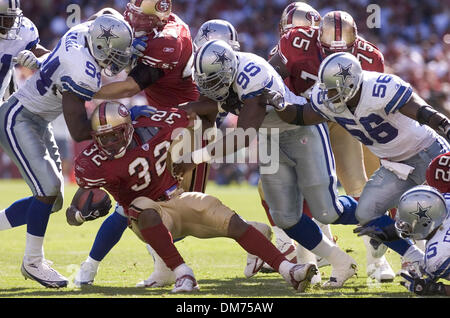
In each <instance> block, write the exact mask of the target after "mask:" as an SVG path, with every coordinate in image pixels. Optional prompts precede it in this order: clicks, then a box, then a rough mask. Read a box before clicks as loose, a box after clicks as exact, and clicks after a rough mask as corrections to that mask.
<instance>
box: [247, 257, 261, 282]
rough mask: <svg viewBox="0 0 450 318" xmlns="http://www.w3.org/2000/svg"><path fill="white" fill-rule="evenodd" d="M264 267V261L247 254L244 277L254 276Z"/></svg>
mask: <svg viewBox="0 0 450 318" xmlns="http://www.w3.org/2000/svg"><path fill="white" fill-rule="evenodd" d="M263 265H264V261H263V260H262V259H260V258H259V257H258V256H256V255H253V254H247V266H245V268H244V275H245V277H247V278H250V277H252V276H255V275H256V273H258V272H259V271H260V270H261V268H262V267H263Z"/></svg>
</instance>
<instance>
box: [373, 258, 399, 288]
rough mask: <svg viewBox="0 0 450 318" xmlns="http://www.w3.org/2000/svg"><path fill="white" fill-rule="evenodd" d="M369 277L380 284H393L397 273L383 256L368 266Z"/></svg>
mask: <svg viewBox="0 0 450 318" xmlns="http://www.w3.org/2000/svg"><path fill="white" fill-rule="evenodd" d="M367 276H368V277H370V278H372V279H375V280H376V281H378V282H380V283H385V282H392V281H393V280H394V278H395V273H394V271H393V270H392V268H391V265H389V263H388V261H387V260H386V257H384V256H383V257H381V258H380V259H378V260H377V261H376V262H374V263H372V264H368V265H367Z"/></svg>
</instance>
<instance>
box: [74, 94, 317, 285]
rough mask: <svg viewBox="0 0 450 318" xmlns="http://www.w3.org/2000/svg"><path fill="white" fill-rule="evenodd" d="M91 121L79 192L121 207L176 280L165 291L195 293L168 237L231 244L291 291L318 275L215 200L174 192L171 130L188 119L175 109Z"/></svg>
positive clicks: (120, 109)
mask: <svg viewBox="0 0 450 318" xmlns="http://www.w3.org/2000/svg"><path fill="white" fill-rule="evenodd" d="M91 121H92V130H93V137H94V142H93V143H91V144H90V145H88V146H87V147H86V148H85V150H84V151H83V152H82V153H81V154H80V155H79V156H78V157H77V158H76V160H75V166H76V168H75V171H76V179H77V183H78V185H79V186H80V187H81V188H85V189H89V188H98V187H103V188H105V189H106V190H107V191H108V192H109V193H110V194H111V195H112V196H113V197H114V199H115V200H116V201H117V202H118V203H119V204H120V205H121V206H122V207H123V208H124V210H125V213H126V215H127V216H128V220H129V223H130V227H131V228H132V230H133V231H134V232H135V233H136V235H137V236H138V237H139V238H140V239H142V240H143V241H144V242H146V243H147V244H149V245H150V246H152V247H153V249H154V250H155V251H156V253H157V254H158V255H159V256H160V257H161V258H162V259H163V260H164V262H165V263H166V265H167V267H169V268H170V269H171V270H173V272H174V273H175V275H176V282H175V287H174V288H173V289H172V292H174V293H177V292H191V291H195V290H198V288H199V287H198V284H197V281H196V280H195V277H194V273H193V271H192V269H191V268H189V267H188V266H187V265H186V264H185V263H184V261H183V258H182V257H181V255H180V254H179V253H178V251H177V249H176V247H175V245H174V244H173V242H172V237H173V238H175V239H177V238H182V237H185V236H188V235H192V236H195V237H198V238H212V237H229V238H232V239H234V240H236V241H237V242H238V244H239V245H241V246H242V247H243V248H244V249H245V250H246V251H247V252H249V253H250V254H254V255H258V257H260V258H261V259H263V260H264V261H266V262H268V263H269V264H270V265H271V266H272V267H273V268H276V269H277V270H278V271H279V272H280V274H281V275H282V277H283V278H284V279H285V280H286V281H287V282H288V283H289V284H291V285H292V286H293V287H294V288H295V289H296V290H298V291H300V292H303V291H304V290H305V289H306V287H307V286H308V284H309V282H310V280H311V278H312V276H313V275H314V274H315V272H316V271H317V267H316V266H315V265H314V264H293V263H290V262H289V261H288V260H287V259H286V258H285V257H284V256H283V255H282V254H281V253H280V252H279V251H278V250H277V249H276V247H275V246H273V245H272V243H271V242H270V241H269V240H268V239H267V238H266V237H265V236H264V235H263V234H261V233H260V232H259V231H258V230H256V229H255V228H254V227H253V226H252V225H249V224H248V223H247V222H245V221H244V220H243V219H241V218H240V217H239V215H238V214H236V213H235V212H234V211H232V210H230V209H229V208H228V207H226V206H225V205H223V204H222V203H221V202H220V201H219V200H218V199H216V198H215V197H212V196H210V195H207V194H204V193H201V192H184V191H183V190H182V189H181V188H179V182H178V180H177V179H176V178H175V177H173V175H172V173H171V171H170V163H168V161H167V160H169V162H170V154H169V152H170V148H171V147H172V140H173V138H174V137H176V134H177V133H176V130H177V129H178V133H180V128H186V127H192V126H193V125H194V123H193V118H191V119H190V118H189V117H188V116H187V115H186V113H185V112H184V111H182V110H177V109H175V108H174V109H173V110H172V111H169V110H167V111H159V112H157V113H156V114H154V115H153V116H151V117H149V118H147V117H140V118H139V120H138V121H137V122H134V123H132V120H131V116H130V114H129V112H128V110H127V108H126V107H125V106H124V105H122V104H120V103H117V102H104V103H102V104H100V105H99V106H98V107H97V108H96V110H94V112H93V115H92V119H91ZM187 139H188V140H189V141H190V140H191V137H190V136H187ZM77 213H78V211H76V208H75V206H73V205H72V206H71V207H69V208H68V210H67V218H68V221H69V224H75V225H76V224H79V222H78V221H77V220H76V217H75V216H76V215H77ZM267 227H268V228H269V229H270V227H269V226H267Z"/></svg>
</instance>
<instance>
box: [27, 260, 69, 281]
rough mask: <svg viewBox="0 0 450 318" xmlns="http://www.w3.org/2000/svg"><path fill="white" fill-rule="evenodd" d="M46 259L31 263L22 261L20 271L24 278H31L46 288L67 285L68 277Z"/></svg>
mask: <svg viewBox="0 0 450 318" xmlns="http://www.w3.org/2000/svg"><path fill="white" fill-rule="evenodd" d="M50 264H52V262H50V261H47V260H42V259H41V260H39V261H35V262H33V263H25V262H23V263H22V266H21V269H20V270H21V272H22V275H23V276H24V277H25V279H28V278H29V279H32V280H34V281H36V282H38V283H39V284H41V285H42V286H45V287H48V288H61V287H67V284H68V283H69V281H68V279H67V278H66V277H64V276H62V275H61V274H60V273H58V272H57V271H56V270H55V269H53V268H52V267H51V266H50Z"/></svg>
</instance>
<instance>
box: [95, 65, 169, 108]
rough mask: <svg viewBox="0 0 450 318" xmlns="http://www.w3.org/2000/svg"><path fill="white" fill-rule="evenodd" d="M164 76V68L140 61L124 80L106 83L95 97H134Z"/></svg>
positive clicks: (105, 98) (112, 98) (108, 98)
mask: <svg viewBox="0 0 450 318" xmlns="http://www.w3.org/2000/svg"><path fill="white" fill-rule="evenodd" d="M163 76H164V71H163V70H161V69H159V68H154V67H150V66H148V65H145V64H143V63H138V65H136V67H135V68H133V69H132V70H131V72H130V74H129V76H128V77H127V78H126V79H125V80H124V81H118V82H113V83H110V84H107V85H104V86H103V87H102V88H101V89H100V90H99V91H98V92H97V93H95V95H94V98H95V99H103V100H116V99H121V98H129V97H133V96H134V95H136V94H138V93H139V92H141V91H142V90H144V89H145V88H146V87H148V86H150V85H152V84H153V83H155V82H156V81H157V80H158V79H160V78H161V77H163Z"/></svg>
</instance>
